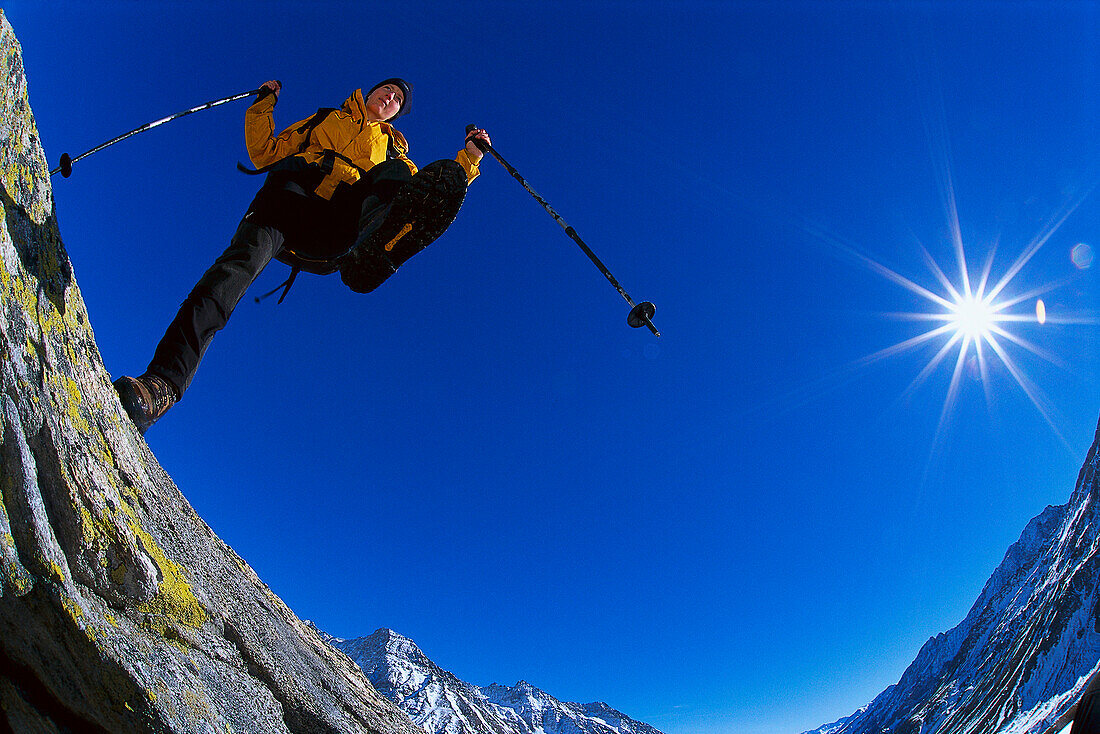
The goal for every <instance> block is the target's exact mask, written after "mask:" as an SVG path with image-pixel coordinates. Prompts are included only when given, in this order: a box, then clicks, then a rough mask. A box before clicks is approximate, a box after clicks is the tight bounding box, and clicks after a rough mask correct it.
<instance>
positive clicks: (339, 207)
mask: <svg viewBox="0 0 1100 734" xmlns="http://www.w3.org/2000/svg"><path fill="white" fill-rule="evenodd" d="M281 88H282V85H281V84H280V83H279V82H278V81H268V82H265V83H264V84H263V86H261V87H260V89H259V92H260V93H259V95H258V97H257V99H256V101H255V102H253V103H252V105H251V106H250V107H249V108H248V110H247V112H246V113H245V144H246V146H247V148H248V155H249V157H250V158H251V160H252V163H253V164H254V165H255V166H257V170H255V171H249V170H248V169H245V168H244V167H243V166H241V169H242V170H243V171H245V172H247V173H265V174H267V178H266V180H265V182H264V185H263V187H262V188H261V189H260V191H259V193H257V194H256V197H255V198H254V199H253V200H252V203H251V205H249V208H248V211H247V213H246V214H245V216H244V218H243V219H242V220H241V223H240V226H239V227H238V228H237V232H236V234H235V235H233V238H232V240H231V241H230V244H229V248H228V249H227V250H226V251H225V252H224V253H223V254H222V255H221V257H219V258H218V259H217V260H216V261H215V262H214V264H213V265H212V266H211V267H210V269H209V270H207V271H206V274H205V275H203V276H202V278H201V279H200V280H199V282H198V284H197V285H196V286H195V287H194V289H193V290H192V291H191V294H190V295H189V296H187V299H186V300H185V301H184V302H183V305H182V306H180V309H179V312H178V313H177V314H176V317H175V319H174V320H173V321H172V323H171V324H170V325H169V327H168V330H167V331H166V332H165V335H164V337H163V338H162V339H161V341H160V344H159V345H158V346H157V348H156V351H155V352H154V355H153V360H152V362H150V364H149V367H148V369H146V371H145V373H144V374H142V375H141V376H139V377H128V376H125V375H124V376H122V377H119V378H118V379H117V380H115V382H114V386H115V389H116V390H117V391H118V394H119V397H120V399H121V401H122V406H123V408H124V409H125V410H126V413H127V414H128V415H129V416H130V419H131V420H132V421H133V422H134V424H135V425H136V426H137V428H138V430H139V431H141V432H142V433H144V432H145V431H146V429H148V428H149V426H151V425H153V424H154V423H156V422H157V420H159V419H160V418H161V417H162V416H163V415H164V414H165V413H166V412H167V411H168V409H169V408H171V407H172V406H173V405H174V404H175V403H177V402H178V401H179V400H180V399H181V398H182V397H183V394H184V392H185V391H186V390H187V388H188V386H189V385H190V384H191V380H192V378H193V377H194V376H195V372H196V370H197V369H198V366H199V363H200V362H201V361H202V357H203V354H204V353H205V352H206V349H207V347H208V346H209V345H210V341H211V340H212V339H213V338H214V334H215V333H217V331H218V330H219V329H221V328H222V327H224V326H225V324H226V322H227V321H228V320H229V316H230V314H232V312H233V309H234V307H236V305H237V303H238V302H239V301H240V299H241V298H242V297H243V296H244V293H245V291H246V290H247V289H248V287H249V286H250V285H251V284H252V282H253V281H254V280H255V279H256V278H257V277H258V276H259V274H260V272H261V271H262V270H263V269H264V267H265V266H266V265H267V264H268V262H270V261H271V260H272V258H275V259H278V260H280V261H281V262H284V263H287V264H289V265H290V266H291V268H292V270H291V275H290V277H289V278H288V279H287V281H286V282H285V283H284V284H283V285H284V286H285V289H284V291H283V296H285V295H286V291H287V290H289V288H290V285H291V283H293V281H294V277H295V276H296V275H297V274H298V271H299V270H306V271H307V272H312V273H318V274H327V273H332V272H337V271H339V272H340V277H341V278H342V279H343V281H344V282H345V283H346V284H347V285H348V286H349V287H351V288H352V290H355V291H357V292H363V293H365V292H368V291H370V290H373V289H374V288H376V287H377V286H378V285H379V284H380V283H381V282H382V281H384V280H385V279H386V278H387V277H389V276H390V275H391V274H392V273H393V272H395V271H396V270H397V268H398V267H399V266H400V265H401V264H402V263H403V262H404V261H405V260H407V259H408V258H409V257H411V256H412V255H414V254H416V253H417V252H419V251H420V250H421V249H423V248H424V247H425V246H426V245H427V244H429V243H430V242H431V241H432V240H434V239H435V238H436V237H438V236H439V235H440V234H441V233H442V232H443V230H445V229H446V228H447V226H448V225H449V224H450V223H451V221H453V219H454V217H455V215H457V213H458V208H459V206H461V203H462V199H463V197H464V196H465V193H466V186H467V185H469V183H470V182H472V181H473V180H474V179H475V178H476V177H477V175H478V164H479V163H480V161H481V158H482V152H481V150H479V149H478V147H477V146H476V145H475V144H474V142H473V141H474V140H475V139H476V140H480V141H484V143H485V144H490V139H489V136H488V134H487V133H486V132H485V131H484V130H481V129H479V128H474V129H472V130H471V131H470V132H469V133H468V134H467V136H466V144H465V146H464V147H463V149H462V150H460V151H459V152H458V155H456V156H455V158H454V160H446V161H436V162H435V163H432V164H430V165H429V166H426V167H425V168H424V169H423V170H421V171H418V169H417V167H416V165H415V164H414V163H413V162H412V161H410V160H409V158H408V157H407V152H408V149H409V146H408V143H407V142H406V140H405V137H404V136H403V135H402V134H401V133H400V132H398V131H397V129H396V128H394V127H393V124H392V123H393V121H394V120H396V119H397V118H398V117H401V116H402V115H405V114H408V112H409V109H410V97H411V96H412V87H411V86H410V85H409V84H408V83H407V82H406V81H405V80H403V79H398V78H393V79H386V80H384V81H381V82H379V83H378V84H375V85H374V86H373V87H371V88H370V90H369V91H368V92H367V93H366V94H365V95H364V94H363V91H362V90H361V89H358V90H356V91H355V92H354V93H353V94H352V95H351V96H350V97H349V98H348V99H347V101H346V102H344V105H343V107H342V108H341V109H339V110H334V109H322V110H319V111H318V112H317V114H316V115H313V116H312V117H310V118H307V119H306V120H302V121H300V122H298V123H295V124H294V125H291V126H290V127H288V128H287V129H286V130H284V131H283V132H282V133H280V134H279V135H277V136H276V135H274V131H275V126H274V118H273V110H274V108H275V103H276V102H277V101H278V97H279V92H280V90H281ZM281 300H282V298H280V301H281Z"/></svg>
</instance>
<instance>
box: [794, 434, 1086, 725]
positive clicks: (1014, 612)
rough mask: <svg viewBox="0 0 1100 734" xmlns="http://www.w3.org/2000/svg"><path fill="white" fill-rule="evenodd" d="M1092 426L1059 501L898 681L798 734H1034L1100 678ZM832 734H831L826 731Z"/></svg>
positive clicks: (1062, 718) (1062, 715)
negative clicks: (1068, 486) (885, 733)
mask: <svg viewBox="0 0 1100 734" xmlns="http://www.w3.org/2000/svg"><path fill="white" fill-rule="evenodd" d="M1098 580H1100V423H1098V425H1097V431H1096V434H1095V437H1094V440H1093V443H1092V446H1091V447H1090V448H1089V451H1088V454H1087V456H1086V458H1085V462H1084V464H1083V465H1082V467H1081V470H1080V472H1079V473H1078V475H1077V482H1076V484H1075V486H1074V489H1073V492H1072V493H1071V495H1070V498H1069V501H1068V502H1067V503H1066V504H1064V505H1049V506H1047V507H1046V508H1045V509H1044V510H1043V511H1042V512H1040V513H1039V514H1038V515H1036V516H1035V517H1034V518H1032V519H1031V520H1030V521H1029V522H1028V523H1027V525H1026V526H1025V527H1024V529H1023V531H1022V532H1021V534H1020V537H1019V539H1018V540H1017V541H1016V542H1014V543H1013V544H1012V545H1010V546H1009V548H1008V550H1007V551H1006V552H1005V555H1004V557H1003V559H1002V560H1001V562H1000V564H998V566H997V568H996V569H995V570H994V571H993V573H992V574H991V575H990V577H989V579H988V580H987V581H986V583H985V585H984V586H983V588H982V591H981V593H980V594H979V595H978V598H977V600H976V601H975V602H974V604H973V605H972V606H971V608H970V610H969V612H968V613H967V615H966V617H965V618H964V619H963V621H962V622H960V623H959V624H958V625H956V626H955V627H953V628H951V629H950V630H947V631H946V632H941V633H940V634H938V635H935V636H934V637H931V638H929V640H928V641H927V642H926V643H925V644H924V645H922V646H921V648H920V650H919V651H918V652H917V655H916V657H915V658H914V660H913V662H912V663H911V664H910V665H909V667H907V668H906V669H905V671H904V672H903V673H902V676H901V679H900V680H899V681H898V682H897V683H896V684H894V685H891V686H888V687H887V688H886V689H885V690H883V692H882V693H880V694H879V695H878V696H876V697H875V699H874V700H873V701H871V703H869V704H868V705H867V706H865V707H864V708H862V709H860V710H858V711H856V712H855V713H854V714H852V715H850V716H848V717H845V718H843V719H840V720H838V721H837V722H834V723H833V724H827V725H825V726H823V727H820V728H819V729H815V730H812V731H809V732H804V734H826V732H827V734H880V732H881V731H889V732H891V734H919V733H923V734H964V733H965V734H981V733H984V732H990V733H992V732H1001V731H1005V732H1007V731H1011V732H1013V734H1044V733H1045V732H1047V731H1048V730H1050V729H1052V728H1053V727H1060V726H1063V725H1064V724H1065V722H1066V721H1067V720H1068V717H1069V716H1070V715H1071V714H1072V709H1073V706H1074V705H1075V703H1076V700H1077V699H1078V698H1079V697H1080V695H1081V693H1082V692H1083V690H1084V688H1085V686H1086V685H1087V683H1088V681H1089V680H1090V679H1091V677H1092V676H1093V675H1096V674H1098V671H1100V583H1098ZM828 727H833V728H831V729H830V728H828Z"/></svg>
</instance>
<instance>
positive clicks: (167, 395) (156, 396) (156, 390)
mask: <svg viewBox="0 0 1100 734" xmlns="http://www.w3.org/2000/svg"><path fill="white" fill-rule="evenodd" d="M112 384H113V385H114V386H115V390H116V391H117V392H118V397H119V400H120V401H121V402H122V408H123V410H125V411H126V415H128V416H130V420H132V421H133V422H134V425H135V426H137V429H138V432H139V433H141V434H142V435H144V434H145V431H146V430H148V429H149V426H151V425H153V424H154V423H156V422H157V421H158V420H160V419H161V417H162V416H163V415H164V414H165V413H167V412H168V409H169V408H171V407H172V406H173V405H175V404H176V401H177V400H178V399H179V398H177V397H176V390H175V388H173V387H172V386H171V385H169V384H168V382H167V381H166V380H165V379H164V378H163V377H158V376H157V375H150V374H149V373H145V374H144V375H142V376H141V377H127V376H125V375H123V376H122V377H120V378H118V379H117V380H115V381H114V383H112Z"/></svg>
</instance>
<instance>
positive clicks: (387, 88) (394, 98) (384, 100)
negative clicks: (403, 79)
mask: <svg viewBox="0 0 1100 734" xmlns="http://www.w3.org/2000/svg"><path fill="white" fill-rule="evenodd" d="M404 101H405V95H404V94H402V93H401V87H399V86H397V85H396V84H383V85H382V86H380V87H378V89H375V90H374V91H373V92H371V93H370V94H368V95H367V117H368V118H370V119H371V120H389V119H390V118H392V117H393V116H394V115H396V114H397V113H398V112H400V111H401V105H402V104H403V103H404Z"/></svg>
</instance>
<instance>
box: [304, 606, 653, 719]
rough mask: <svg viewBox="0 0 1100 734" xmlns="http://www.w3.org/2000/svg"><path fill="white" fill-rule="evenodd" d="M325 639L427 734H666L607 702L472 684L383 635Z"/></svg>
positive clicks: (409, 644)
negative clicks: (578, 699)
mask: <svg viewBox="0 0 1100 734" xmlns="http://www.w3.org/2000/svg"><path fill="white" fill-rule="evenodd" d="M321 636H322V638H324V639H326V640H327V641H328V642H329V643H330V644H332V645H333V646H334V647H336V648H337V649H338V650H340V651H342V652H344V653H345V654H346V655H347V656H348V657H349V658H350V659H351V660H352V661H354V662H355V663H356V664H357V665H359V667H360V668H362V670H363V672H364V673H365V674H366V676H367V678H368V679H369V680H370V681H371V684H372V685H374V687H375V689H377V690H378V691H379V692H380V693H381V694H382V695H384V696H386V697H387V698H389V699H390V700H391V701H393V702H394V703H395V704H397V706H398V707H399V708H400V709H401V710H402V711H404V712H405V713H406V714H407V715H408V716H409V718H410V719H411V720H412V721H413V723H414V724H416V725H418V726H420V727H421V728H422V729H423V730H425V731H426V732H429V733H430V734H661V732H660V731H659V730H657V729H655V728H654V727H652V726H650V725H648V724H645V723H643V722H640V721H636V720H634V719H632V718H630V717H629V716H627V715H626V714H624V713H622V712H621V711H617V710H616V709H613V708H612V707H611V706H609V705H608V704H607V703H605V702H603V701H594V702H591V703H575V702H568V701H560V700H558V699H557V698H555V697H554V696H552V695H550V694H548V693H546V692H545V691H543V690H541V689H539V688H538V687H536V686H534V685H532V684H531V683H529V682H528V681H526V680H520V681H517V682H516V684H515V685H513V686H507V685H502V684H499V683H492V684H490V685H488V686H477V685H474V684H472V683H468V682H466V681H463V680H461V679H459V678H458V677H457V676H455V675H454V674H453V673H451V672H450V671H447V670H444V669H443V668H441V667H439V666H438V665H437V664H436V663H435V662H433V661H432V660H431V659H430V658H429V657H428V656H427V655H426V654H424V652H423V651H422V650H421V649H420V647H419V646H418V645H417V644H416V643H415V642H413V641H412V640H411V639H409V638H407V637H405V636H403V635H401V634H399V633H397V632H395V631H393V630H391V629H388V628H385V627H383V628H379V629H377V630H375V631H374V632H373V633H371V634H370V635H367V636H365V637H358V638H355V639H352V640H344V639H340V638H336V637H333V636H331V635H326V634H325V633H323V632H322V633H321Z"/></svg>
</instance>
